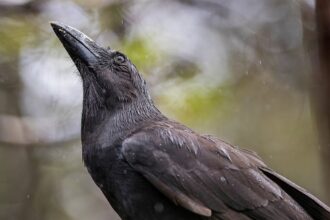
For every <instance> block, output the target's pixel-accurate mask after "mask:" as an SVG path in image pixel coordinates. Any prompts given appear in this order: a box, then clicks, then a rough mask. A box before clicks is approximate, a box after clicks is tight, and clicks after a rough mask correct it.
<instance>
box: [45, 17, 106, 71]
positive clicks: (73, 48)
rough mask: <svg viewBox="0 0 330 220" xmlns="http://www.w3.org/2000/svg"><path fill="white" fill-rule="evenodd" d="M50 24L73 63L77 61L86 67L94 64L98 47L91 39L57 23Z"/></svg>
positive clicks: (97, 54)
mask: <svg viewBox="0 0 330 220" xmlns="http://www.w3.org/2000/svg"><path fill="white" fill-rule="evenodd" d="M50 24H51V26H52V27H53V30H54V32H55V34H56V35H57V37H58V38H59V39H60V41H61V42H62V44H63V46H64V48H65V49H66V50H67V52H68V53H69V55H70V57H71V58H72V60H73V61H74V62H76V60H77V59H78V60H80V61H82V62H83V63H85V64H86V65H88V66H91V65H92V64H93V63H96V61H97V59H98V58H99V57H100V54H99V52H98V51H99V50H100V47H99V46H98V45H97V44H96V43H95V42H94V41H93V40H92V39H91V38H89V37H88V36H86V35H85V34H84V33H82V32H80V31H78V30H77V29H75V28H73V27H70V26H67V25H64V24H61V23H58V22H50Z"/></svg>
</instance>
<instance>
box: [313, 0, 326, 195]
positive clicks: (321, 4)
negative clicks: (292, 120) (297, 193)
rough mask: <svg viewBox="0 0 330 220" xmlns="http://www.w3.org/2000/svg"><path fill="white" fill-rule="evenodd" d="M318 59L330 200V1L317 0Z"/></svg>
mask: <svg viewBox="0 0 330 220" xmlns="http://www.w3.org/2000/svg"><path fill="white" fill-rule="evenodd" d="M315 16H316V25H317V42H318V55H319V56H318V60H317V65H316V68H315V74H314V80H315V81H314V83H313V88H312V89H313V94H312V98H313V104H314V108H315V113H316V118H317V126H318V130H319V138H320V151H321V152H320V153H321V157H322V167H323V173H324V181H325V186H326V190H327V200H328V201H330V187H329V186H330V172H329V170H330V1H329V0H317V1H316V10H315Z"/></svg>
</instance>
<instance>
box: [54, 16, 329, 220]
mask: <svg viewBox="0 0 330 220" xmlns="http://www.w3.org/2000/svg"><path fill="white" fill-rule="evenodd" d="M51 25H52V27H53V29H54V31H55V33H56V35H57V36H58V38H59V39H60V41H61V42H62V44H63V46H64V47H65V49H66V50H67V52H68V53H69V55H70V56H71V58H72V60H73V61H74V63H75V65H76V66H77V68H78V70H79V72H80V74H81V77H82V82H83V93H84V95H83V111H82V127H81V140H82V148H83V160H84V162H85V165H86V167H87V169H88V171H89V173H90V175H91V176H92V178H93V180H94V181H95V183H96V184H97V185H98V186H99V188H100V189H101V190H102V192H103V193H104V195H105V196H106V198H107V199H108V201H109V202H110V204H111V206H112V207H113V208H114V210H115V211H116V212H117V213H118V214H119V216H120V217H121V218H122V219H123V220H202V219H203V220H206V219H210V220H211V219H213V220H219V219H223V220H238V219H242V220H248V219H274V220H286V219H291V220H292V219H297V220H306V219H317V220H321V219H330V208H329V207H328V206H327V205H325V204H324V203H322V202H321V201H320V200H318V199H317V198H316V197H314V196H313V195H311V194H310V193H308V192H307V191H306V190H304V189H302V188H301V187H299V186H297V185H296V184H294V183H293V182H291V181H289V180H288V179H286V178H285V177H283V176H281V175H279V174H277V173H276V172H274V171H273V170H271V169H270V168H268V167H267V166H266V165H265V164H264V163H263V162H262V160H261V159H260V158H259V157H258V156H257V155H256V154H255V153H253V152H250V151H246V150H242V149H239V148H237V147H233V146H232V145H230V144H228V143H226V142H224V141H222V140H220V139H218V138H216V137H212V136H209V135H200V134H198V133H196V132H194V131H193V130H191V129H189V128H187V127H186V126H184V125H182V124H180V123H178V122H175V121H172V120H170V119H168V118H167V117H165V116H164V115H163V114H162V113H161V112H160V111H159V110H158V109H157V108H156V107H155V106H154V104H153V101H152V99H151V98H150V95H149V93H148V90H147V87H146V83H145V81H144V80H143V78H142V77H141V75H140V74H139V72H138V70H137V68H136V67H135V66H134V64H132V63H131V61H130V60H129V59H128V58H127V57H126V56H125V55H124V54H123V53H121V52H118V51H114V50H111V49H103V48H102V47H100V46H98V45H97V44H96V43H95V42H94V41H92V40H91V39H90V38H89V37H87V36H86V35H85V34H83V33H81V32H79V31H78V30H76V29H74V28H72V27H69V26H66V25H63V24H59V23H56V22H53V23H51Z"/></svg>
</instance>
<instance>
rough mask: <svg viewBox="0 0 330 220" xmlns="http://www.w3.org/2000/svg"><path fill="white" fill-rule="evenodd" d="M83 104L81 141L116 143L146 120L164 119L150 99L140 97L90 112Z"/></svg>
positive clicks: (145, 122)
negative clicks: (111, 107)
mask: <svg viewBox="0 0 330 220" xmlns="http://www.w3.org/2000/svg"><path fill="white" fill-rule="evenodd" d="M87 106H88V105H85V104H84V106H83V113H82V131H81V135H82V142H83V144H84V142H85V143H86V142H89V143H90V142H92V143H98V142H100V143H98V144H103V143H105V142H104V141H103V140H104V139H106V140H108V141H109V140H110V142H111V143H116V142H117V141H118V140H119V139H120V138H123V137H125V136H127V135H129V134H130V133H132V132H133V131H135V130H136V129H138V128H140V127H141V126H143V125H145V124H147V123H148V121H155V120H157V121H158V120H164V119H166V118H165V116H163V115H162V114H161V113H160V111H159V110H158V109H157V108H156V107H155V106H154V105H153V103H152V101H151V100H148V99H141V100H135V101H132V102H130V103H123V104H121V105H118V106H117V107H116V108H114V109H107V108H98V109H97V110H96V112H94V113H93V114H91V111H90V110H89V109H87Z"/></svg>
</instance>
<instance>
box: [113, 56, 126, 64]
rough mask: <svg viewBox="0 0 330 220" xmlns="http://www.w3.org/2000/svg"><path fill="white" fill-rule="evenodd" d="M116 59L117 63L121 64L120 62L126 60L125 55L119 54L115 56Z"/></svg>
mask: <svg viewBox="0 0 330 220" xmlns="http://www.w3.org/2000/svg"><path fill="white" fill-rule="evenodd" d="M114 60H115V62H116V63H119V64H120V63H123V62H125V57H124V56H123V55H117V56H115V57H114Z"/></svg>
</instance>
